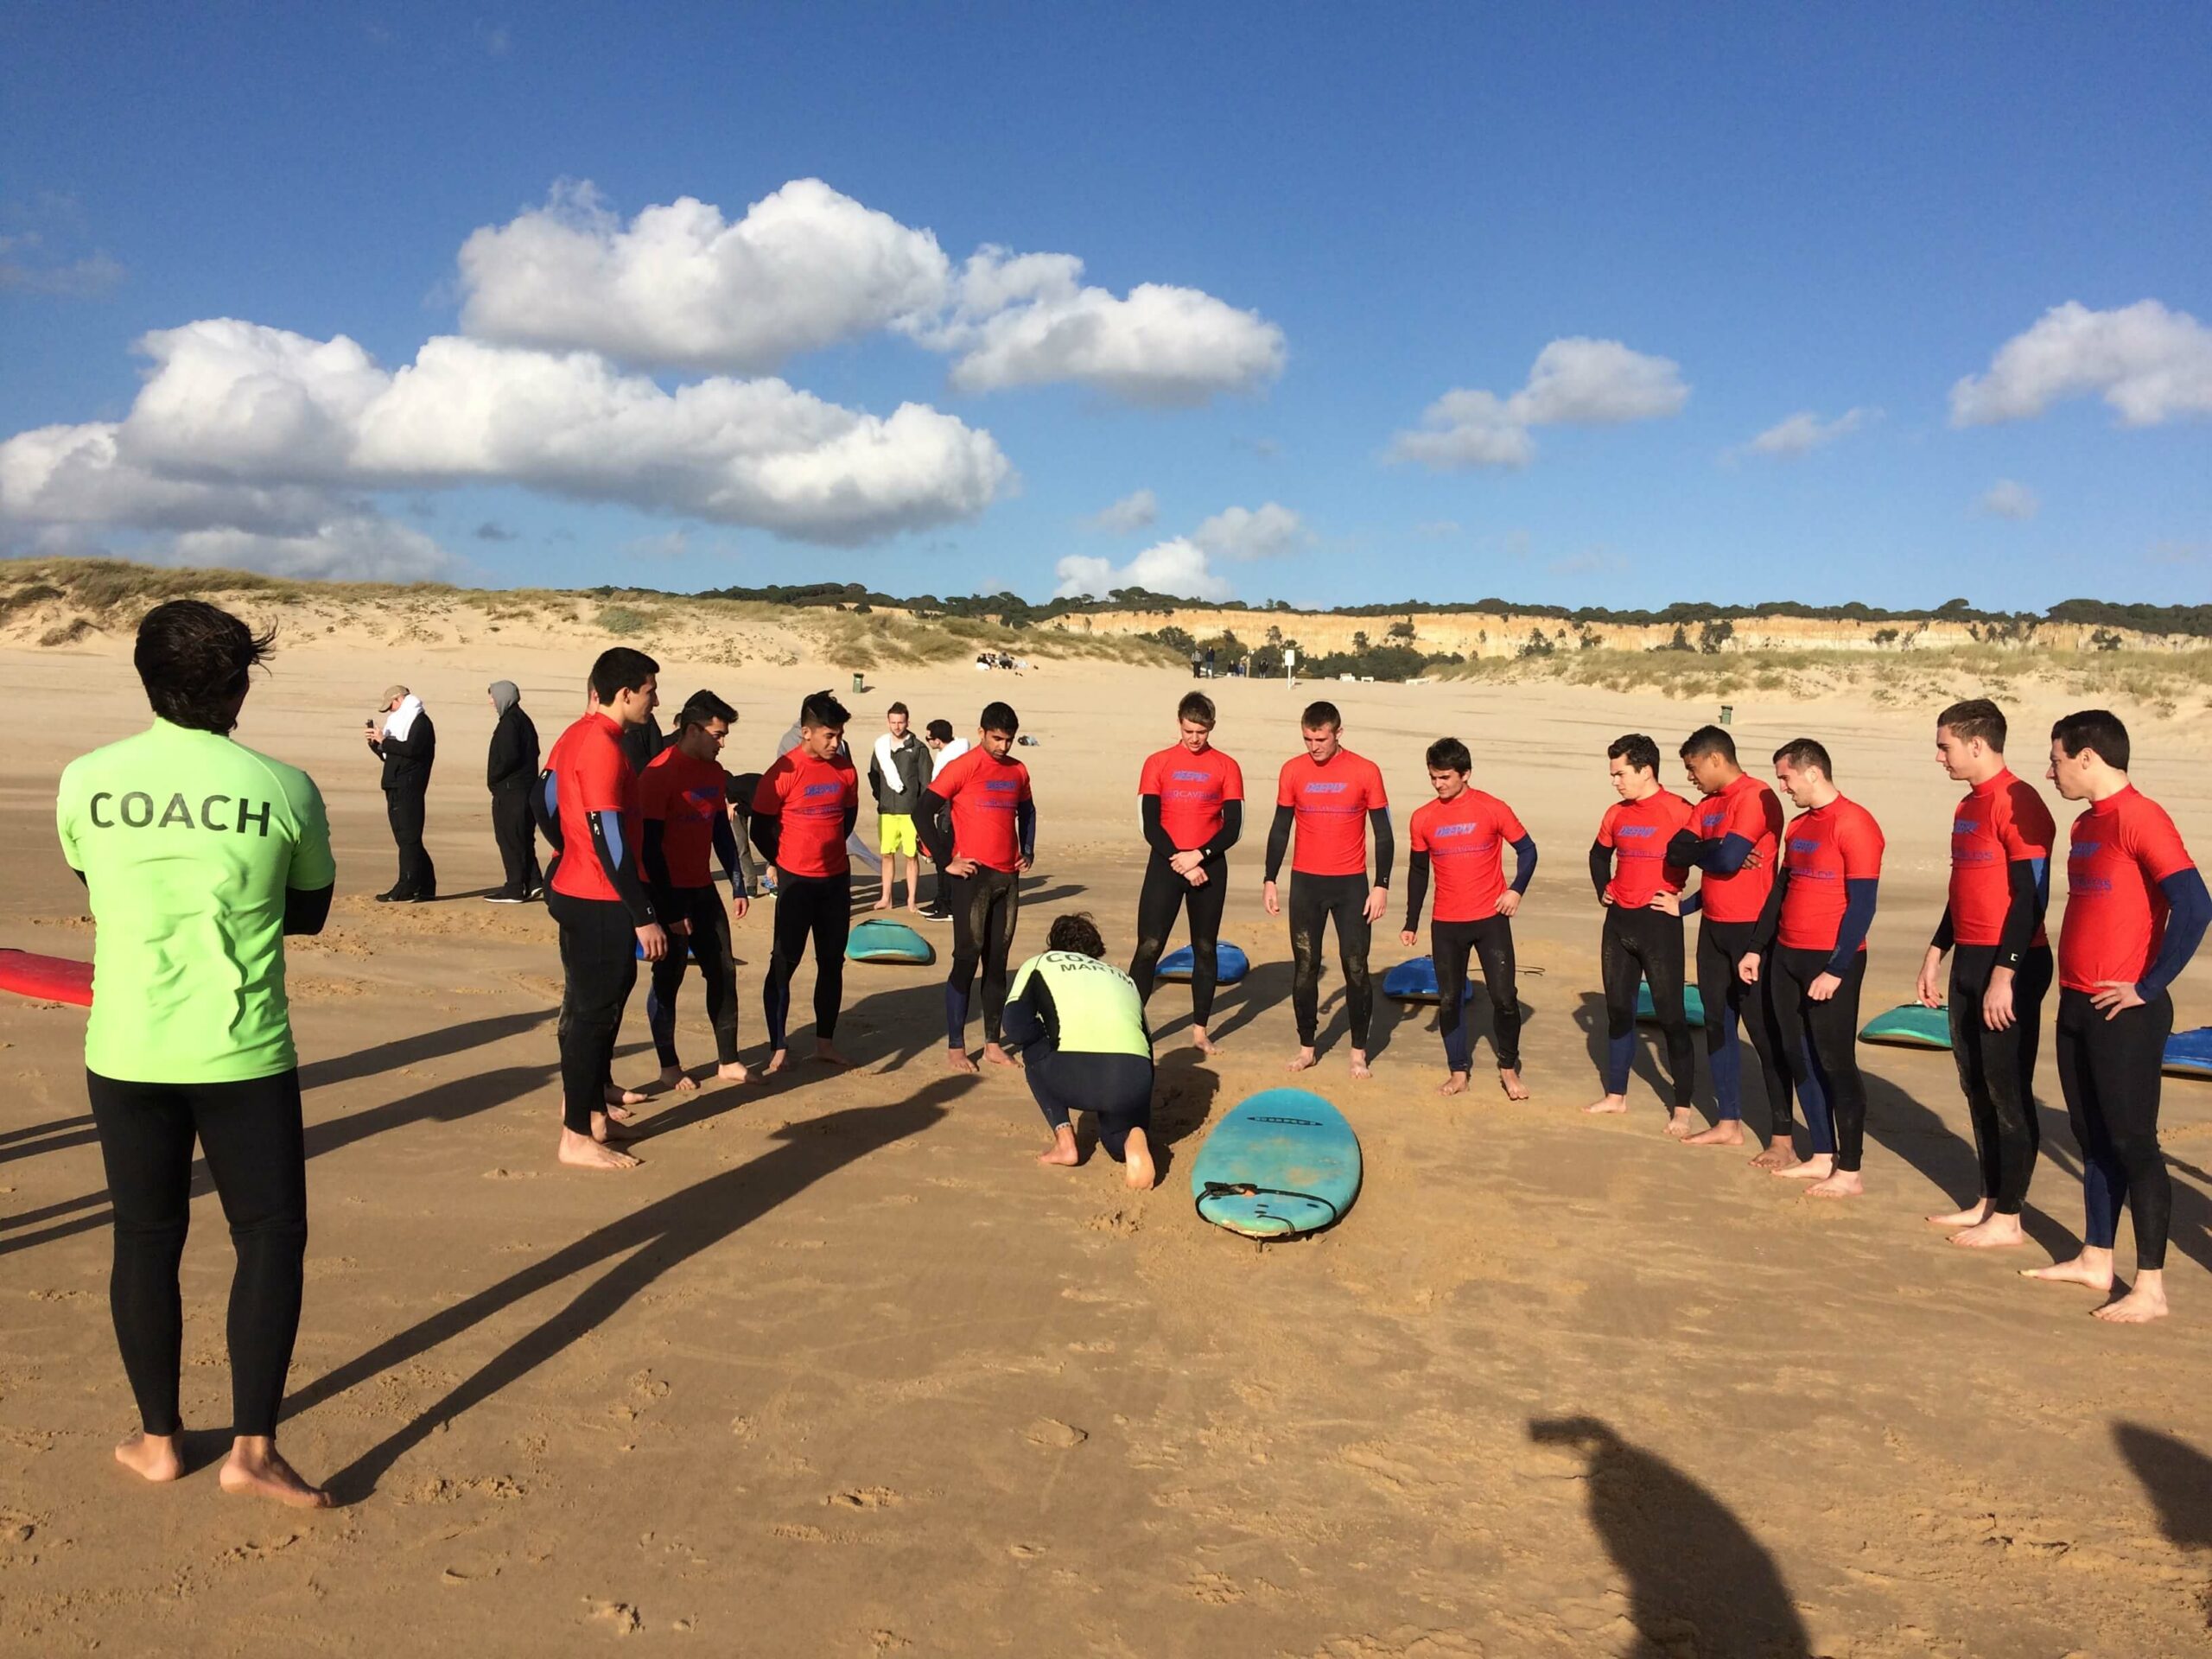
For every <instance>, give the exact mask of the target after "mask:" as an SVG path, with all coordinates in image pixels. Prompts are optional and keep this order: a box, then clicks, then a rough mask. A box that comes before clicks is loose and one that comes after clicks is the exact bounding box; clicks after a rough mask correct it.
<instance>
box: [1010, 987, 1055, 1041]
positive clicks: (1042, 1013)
mask: <svg viewBox="0 0 2212 1659" xmlns="http://www.w3.org/2000/svg"><path fill="white" fill-rule="evenodd" d="M1059 1023H1060V1022H1059V1010H1058V1009H1057V1008H1056V1007H1053V1006H1052V987H1051V986H1049V985H1047V984H1046V982H1045V976H1044V975H1042V974H1032V975H1030V976H1029V978H1028V981H1027V983H1025V984H1024V985H1023V986H1022V988H1021V995H1020V996H1017V997H1015V998H1014V1000H1013V1001H1010V1002H1008V1003H1007V1005H1006V1014H1005V1017H1004V1018H1003V1019H1002V1020H1001V1021H1000V1022H999V1030H1000V1031H1001V1033H1003V1034H1004V1035H1005V1038H1006V1040H1007V1042H1009V1043H1012V1044H1014V1046H1016V1047H1019V1048H1027V1047H1029V1046H1031V1045H1032V1044H1034V1043H1043V1042H1052V1041H1056V1040H1058V1039H1057V1036H1056V1034H1055V1033H1057V1032H1058V1029H1059Z"/></svg>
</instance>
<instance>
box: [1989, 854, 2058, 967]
mask: <svg viewBox="0 0 2212 1659" xmlns="http://www.w3.org/2000/svg"><path fill="white" fill-rule="evenodd" d="M2005 880H2006V883H2007V884H2008V886H2009V887H2010V888H2011V890H2012V899H2011V901H2010V902H2009V903H2008V904H2006V906H2005V925H2004V926H2003V927H2002V928H2001V929H1999V931H1998V935H1997V965H1998V966H1999V968H2018V966H2019V965H2020V958H2021V957H2024V956H2026V955H2027V954H2028V947H2029V945H2030V944H2032V943H2033V942H2034V940H2035V937H2036V929H2037V928H2038V927H2040V926H2041V925H2043V914H2044V910H2045V909H2046V908H2047V907H2048V906H2050V861H2049V860H2048V859H2041V858H2016V859H2013V860H2012V861H2010V862H2009V863H2008V864H2007V865H2006V866H2005Z"/></svg>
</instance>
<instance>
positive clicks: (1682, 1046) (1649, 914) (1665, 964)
mask: <svg viewBox="0 0 2212 1659" xmlns="http://www.w3.org/2000/svg"><path fill="white" fill-rule="evenodd" d="M1622 919H1623V920H1624V921H1628V922H1629V924H1630V930H1631V931H1632V933H1633V935H1634V937H1635V938H1636V941H1637V957H1639V958H1640V959H1641V961H1642V962H1643V978H1644V982H1645V983H1647V984H1648V985H1649V986H1650V987H1651V1007H1652V1011H1653V1012H1654V1013H1655V1014H1657V1015H1658V1016H1659V1034H1660V1036H1661V1037H1662V1039H1664V1040H1665V1042H1666V1046H1667V1070H1668V1071H1669V1073H1671V1074H1672V1079H1673V1083H1674V1103H1675V1109H1676V1110H1677V1111H1679V1110H1681V1109H1682V1108H1683V1107H1685V1106H1688V1104H1689V1103H1690V1095H1691V1093H1692V1091H1693V1090H1694V1089H1695V1088H1696V1086H1697V1060H1696V1058H1695V1057H1696V1054H1697V1046H1696V1045H1695V1044H1694V1043H1693V1042H1692V1041H1691V1040H1690V1022H1689V1015H1688V1014H1687V1013H1686V1012H1685V1011H1684V1007H1683V999H1682V968H1683V947H1682V918H1681V917H1679V916H1669V915H1668V914H1667V913H1666V912H1664V911H1660V910H1640V911H1637V912H1633V919H1632V920H1630V918H1628V917H1624V918H1622Z"/></svg>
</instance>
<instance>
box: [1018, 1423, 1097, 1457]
mask: <svg viewBox="0 0 2212 1659" xmlns="http://www.w3.org/2000/svg"><path fill="white" fill-rule="evenodd" d="M1021 1432H1022V1434H1023V1436H1024V1438H1026V1439H1027V1440H1029V1441H1030V1443H1031V1444H1033V1445H1035V1446H1058V1447H1060V1448H1062V1449H1063V1450H1065V1448H1067V1447H1069V1446H1081V1445H1082V1444H1083V1443H1084V1441H1085V1440H1089V1439H1090V1430H1088V1429H1082V1428H1077V1427H1076V1426H1075V1425H1074V1424H1073V1423H1064V1422H1062V1421H1060V1420H1059V1419H1058V1418H1057V1417H1039V1419H1038V1420H1037V1421H1035V1422H1033V1423H1032V1424H1030V1425H1029V1427H1027V1428H1026V1429H1024V1430H1022V1431H1021Z"/></svg>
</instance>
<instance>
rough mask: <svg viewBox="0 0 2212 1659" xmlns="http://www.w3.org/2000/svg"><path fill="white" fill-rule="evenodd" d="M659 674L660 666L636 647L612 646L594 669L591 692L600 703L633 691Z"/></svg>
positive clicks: (592, 671) (601, 656) (602, 654)
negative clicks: (595, 693)
mask: <svg viewBox="0 0 2212 1659" xmlns="http://www.w3.org/2000/svg"><path fill="white" fill-rule="evenodd" d="M659 672H660V664H658V663H657V662H655V661H653V659H652V658H650V657H648V656H646V655H645V652H642V651H639V650H638V649H637V648H636V647H635V646H633V645H609V646H608V647H607V649H606V650H605V651H602V652H600V653H599V660H598V661H597V662H595V663H594V664H592V665H591V689H592V690H594V691H595V692H597V693H598V694H599V700H600V702H601V703H602V704H607V703H611V702H613V701H614V699H615V698H617V697H619V696H621V695H622V694H623V693H624V692H625V691H634V690H637V689H638V688H639V686H641V685H643V684H644V683H645V682H646V681H647V680H650V679H651V678H652V677H653V676H654V675H656V674H658V673H659Z"/></svg>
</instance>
